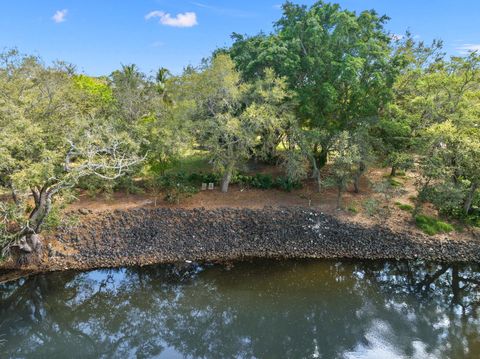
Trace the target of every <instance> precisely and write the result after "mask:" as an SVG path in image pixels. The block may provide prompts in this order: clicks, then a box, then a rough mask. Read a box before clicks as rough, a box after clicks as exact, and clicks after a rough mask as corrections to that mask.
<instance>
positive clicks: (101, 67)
mask: <svg viewBox="0 0 480 359" xmlns="http://www.w3.org/2000/svg"><path fill="white" fill-rule="evenodd" d="M297 2H298V3H303V4H312V3H313V2H314V1H313V0H311V1H297ZM335 2H338V3H340V4H341V5H342V7H344V8H347V9H350V10H356V11H361V10H365V9H372V8H373V9H375V10H377V12H378V13H380V14H386V15H388V16H390V17H391V20H390V22H389V24H388V25H387V28H388V30H389V31H391V32H392V34H402V33H404V32H405V30H407V29H408V30H410V31H411V32H412V33H413V34H414V35H416V36H417V37H418V39H421V40H425V41H428V42H429V41H431V40H432V39H433V38H440V39H443V40H444V42H445V49H446V51H447V52H448V53H449V54H451V55H458V54H460V53H461V52H464V51H465V49H467V48H472V49H474V48H479V49H480V24H479V20H480V19H479V16H480V0H428V1H427V0H338V1H335ZM0 4H1V11H0V49H2V48H9V47H17V48H18V49H19V50H21V51H22V52H26V53H35V54H38V55H40V56H42V57H43V58H44V59H45V60H47V61H50V60H54V59H61V60H66V61H68V62H71V63H73V64H75V65H77V66H78V69H79V70H80V71H82V72H85V73H87V74H90V75H105V74H109V73H110V72H111V71H113V70H114V69H116V68H118V67H119V66H120V64H129V63H136V64H137V65H139V66H140V68H141V69H142V70H143V71H145V72H147V73H148V72H150V71H152V70H154V69H156V68H158V67H161V66H163V67H167V68H169V69H171V70H172V71H173V72H175V73H178V72H180V71H181V70H182V68H183V67H184V66H186V65H188V64H193V65H196V64H198V63H199V61H200V60H201V58H203V57H206V56H208V55H209V54H210V53H211V51H212V50H214V49H215V48H217V47H221V46H225V45H228V44H229V43H230V34H231V33H232V32H239V33H246V34H255V33H258V32H259V31H261V30H263V31H265V32H269V31H270V30H271V29H272V23H273V22H274V21H275V20H276V19H278V18H279V17H280V15H281V11H280V10H279V6H278V5H279V4H281V1H279V0H224V1H220V0H198V1H197V0H194V1H188V0H175V1H174V0H136V1H135V0H82V1H80V0H77V1H73V0H42V1H38V0H28V1H27V0H16V1H10V0H2V1H0Z"/></svg>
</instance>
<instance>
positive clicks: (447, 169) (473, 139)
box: [412, 53, 480, 215]
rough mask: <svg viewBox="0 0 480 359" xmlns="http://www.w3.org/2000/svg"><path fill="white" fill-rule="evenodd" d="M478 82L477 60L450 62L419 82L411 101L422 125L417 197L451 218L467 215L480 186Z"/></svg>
mask: <svg viewBox="0 0 480 359" xmlns="http://www.w3.org/2000/svg"><path fill="white" fill-rule="evenodd" d="M479 80H480V56H479V55H477V54H476V53H471V54H469V55H467V56H465V57H453V58H451V59H450V60H449V61H446V60H444V61H440V62H438V63H436V64H435V66H434V67H433V68H432V69H431V71H430V72H428V73H427V74H425V76H423V77H422V79H421V81H420V85H419V86H420V88H421V93H420V94H418V96H417V97H416V98H415V99H414V100H412V101H414V102H415V106H416V108H417V111H418V112H417V113H418V116H419V119H420V120H421V123H422V127H421V128H420V129H421V132H420V135H421V136H420V139H419V140H420V144H421V154H422V155H423V157H422V160H421V162H422V166H421V169H422V175H423V177H424V178H425V180H424V181H423V184H422V186H420V191H419V192H420V197H421V199H423V200H425V199H428V200H430V201H432V202H434V203H435V204H437V206H438V207H439V208H440V209H443V210H444V211H446V212H449V213H452V212H457V213H458V212H459V210H458V209H459V207H461V208H462V210H461V211H460V212H463V215H468V214H469V212H470V210H471V207H472V202H473V198H474V196H475V193H476V192H477V190H478V187H479V182H480V181H479V179H480V172H479V170H478V165H477V163H478V160H479V158H480V150H479V148H480V146H479V138H480V132H479V121H478V118H479V116H480V111H479V109H478V106H477V103H478V99H479V96H480V81H479ZM440 188H441V189H442V191H440ZM462 193H463V195H462ZM459 202H460V203H461V204H459ZM456 203H457V204H456Z"/></svg>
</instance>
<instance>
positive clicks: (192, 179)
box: [187, 172, 221, 185]
mask: <svg viewBox="0 0 480 359" xmlns="http://www.w3.org/2000/svg"><path fill="white" fill-rule="evenodd" d="M220 179H221V176H220V175H218V174H215V173H202V172H200V173H196V172H195V173H192V174H190V175H189V176H188V177H187V181H188V182H189V183H191V184H196V185H200V184H202V183H216V184H218V183H220Z"/></svg>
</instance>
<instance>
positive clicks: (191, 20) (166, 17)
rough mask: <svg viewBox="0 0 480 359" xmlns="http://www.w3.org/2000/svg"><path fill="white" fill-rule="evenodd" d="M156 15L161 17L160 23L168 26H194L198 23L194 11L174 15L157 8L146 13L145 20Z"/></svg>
mask: <svg viewBox="0 0 480 359" xmlns="http://www.w3.org/2000/svg"><path fill="white" fill-rule="evenodd" d="M155 17H158V18H159V19H160V23H161V24H162V25H166V26H174V27H192V26H195V25H198V22H197V14H195V13H194V12H184V13H180V14H177V15H176V16H175V17H172V15H170V14H169V13H166V12H163V11H158V10H155V11H151V12H149V13H148V14H147V15H145V20H150V19H152V18H155Z"/></svg>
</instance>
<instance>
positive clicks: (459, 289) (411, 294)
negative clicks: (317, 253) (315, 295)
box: [364, 262, 480, 358]
mask: <svg viewBox="0 0 480 359" xmlns="http://www.w3.org/2000/svg"><path fill="white" fill-rule="evenodd" d="M364 268H365V269H364V274H365V279H367V280H369V281H370V282H371V283H373V284H376V285H378V286H379V287H380V289H381V291H382V292H384V293H390V295H389V296H384V297H382V298H383V300H384V304H385V305H384V307H385V308H392V307H395V305H396V304H399V303H402V304H404V305H403V306H402V307H401V308H400V309H399V310H398V312H399V313H402V314H403V315H404V316H405V318H407V320H405V324H406V325H410V326H412V330H413V333H414V334H415V335H416V336H417V337H419V338H428V337H429V333H432V332H434V333H435V335H434V336H430V338H431V340H430V341H428V340H425V343H427V344H428V347H427V351H428V352H435V350H438V349H439V348H440V349H441V350H442V353H441V354H442V356H444V357H448V358H465V357H472V355H473V357H476V356H475V354H474V353H476V355H480V334H479V332H480V320H479V318H478V315H479V314H480V311H479V306H480V266H479V265H478V264H475V265H473V264H471V265H465V264H459V263H454V264H451V263H450V264H446V263H444V264H434V263H424V262H391V263H387V264H385V263H372V264H371V265H369V266H366V267H364ZM428 308H434V309H435V310H428ZM394 323H398V322H396V321H394ZM399 330H400V328H396V329H395V332H399ZM397 338H398V337H397Z"/></svg>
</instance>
